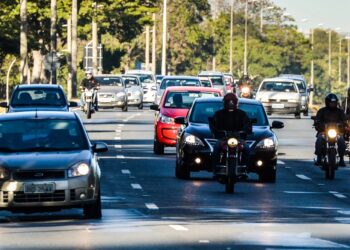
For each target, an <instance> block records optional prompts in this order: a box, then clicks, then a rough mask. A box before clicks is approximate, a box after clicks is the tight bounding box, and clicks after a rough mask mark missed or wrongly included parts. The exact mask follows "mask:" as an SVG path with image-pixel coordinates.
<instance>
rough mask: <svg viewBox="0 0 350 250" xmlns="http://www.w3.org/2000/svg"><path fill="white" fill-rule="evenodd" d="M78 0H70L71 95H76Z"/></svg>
mask: <svg viewBox="0 0 350 250" xmlns="http://www.w3.org/2000/svg"><path fill="white" fill-rule="evenodd" d="M77 26H78V0H72V95H73V96H74V97H76V96H77V54H78V31H77Z"/></svg>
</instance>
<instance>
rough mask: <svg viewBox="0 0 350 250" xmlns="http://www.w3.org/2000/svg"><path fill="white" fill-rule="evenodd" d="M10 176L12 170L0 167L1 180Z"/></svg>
mask: <svg viewBox="0 0 350 250" xmlns="http://www.w3.org/2000/svg"><path fill="white" fill-rule="evenodd" d="M9 177H10V172H9V171H8V170H7V169H6V168H2V167H0V180H5V179H8V178H9Z"/></svg>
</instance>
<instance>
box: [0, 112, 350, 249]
mask: <svg viewBox="0 0 350 250" xmlns="http://www.w3.org/2000/svg"><path fill="white" fill-rule="evenodd" d="M79 113H80V111H79ZM83 118H84V117H83ZM153 118H154V112H153V111H150V110H148V109H147V108H145V109H144V110H138V109H136V108H130V109H129V112H125V113H124V112H121V111H119V110H118V111H116V110H114V111H113V110H105V111H101V112H98V113H96V114H94V115H93V117H92V119H91V120H88V121H87V120H85V118H84V121H85V125H86V128H87V130H88V132H89V135H90V138H91V139H92V140H94V141H104V142H106V143H107V144H108V145H109V149H110V150H109V152H108V153H106V154H103V155H102V154H101V155H100V166H101V170H102V174H103V176H102V202H103V218H102V220H86V219H84V218H83V217H82V215H81V214H82V211H81V210H79V209H72V210H67V211H62V212H59V213H46V214H34V215H24V214H11V213H8V212H0V249H116V248H118V249H223V250H230V249H293V250H297V249H338V248H349V247H350V185H349V183H350V182H349V179H350V167H348V168H341V169H339V170H338V171H337V172H336V180H333V181H330V180H325V178H324V174H323V172H322V171H321V170H320V169H319V168H317V167H315V166H314V165H313V160H312V159H313V150H314V149H313V145H314V139H315V137H314V136H315V133H314V131H313V130H312V121H311V120H310V119H309V118H302V119H301V120H295V119H293V118H292V117H290V118H289V117H271V119H270V120H271V121H272V120H281V121H283V122H285V128H284V129H283V130H279V131H276V132H277V135H278V138H279V142H280V150H279V155H280V156H279V162H278V163H279V164H278V169H277V183H276V184H262V183H259V182H258V177H257V176H256V175H250V176H249V179H248V180H247V181H246V182H242V183H238V184H237V186H236V193H235V194H226V193H224V186H223V185H220V184H218V183H217V182H215V181H214V180H213V179H212V175H211V174H210V173H205V172H201V173H194V174H192V178H191V180H178V179H176V178H175V150H174V149H173V148H169V149H166V154H165V155H164V156H156V155H154V154H153V151H152V145H153V136H154V133H153ZM349 166H350V165H349Z"/></svg>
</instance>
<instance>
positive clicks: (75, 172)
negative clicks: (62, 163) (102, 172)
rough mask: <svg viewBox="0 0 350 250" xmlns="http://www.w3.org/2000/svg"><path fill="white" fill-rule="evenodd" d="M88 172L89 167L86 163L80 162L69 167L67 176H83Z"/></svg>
mask: <svg viewBox="0 0 350 250" xmlns="http://www.w3.org/2000/svg"><path fill="white" fill-rule="evenodd" d="M89 173H90V167H89V165H87V164H86V163H80V164H77V165H75V166H73V167H72V168H70V170H69V173H68V176H69V177H77V176H85V175H88V174H89Z"/></svg>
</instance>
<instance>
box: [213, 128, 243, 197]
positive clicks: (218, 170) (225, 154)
mask: <svg viewBox="0 0 350 250" xmlns="http://www.w3.org/2000/svg"><path fill="white" fill-rule="evenodd" d="M222 133H223V134H224V137H223V139H221V140H220V141H219V144H220V145H219V146H220V153H219V165H216V166H215V171H214V177H215V179H216V180H218V181H219V182H220V183H221V184H225V191H226V193H233V192H234V187H235V184H236V182H237V181H238V180H239V179H240V177H242V171H240V169H241V166H240V165H241V163H242V155H243V150H244V142H243V141H242V140H241V139H240V138H243V137H244V135H245V133H244V132H227V131H222Z"/></svg>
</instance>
